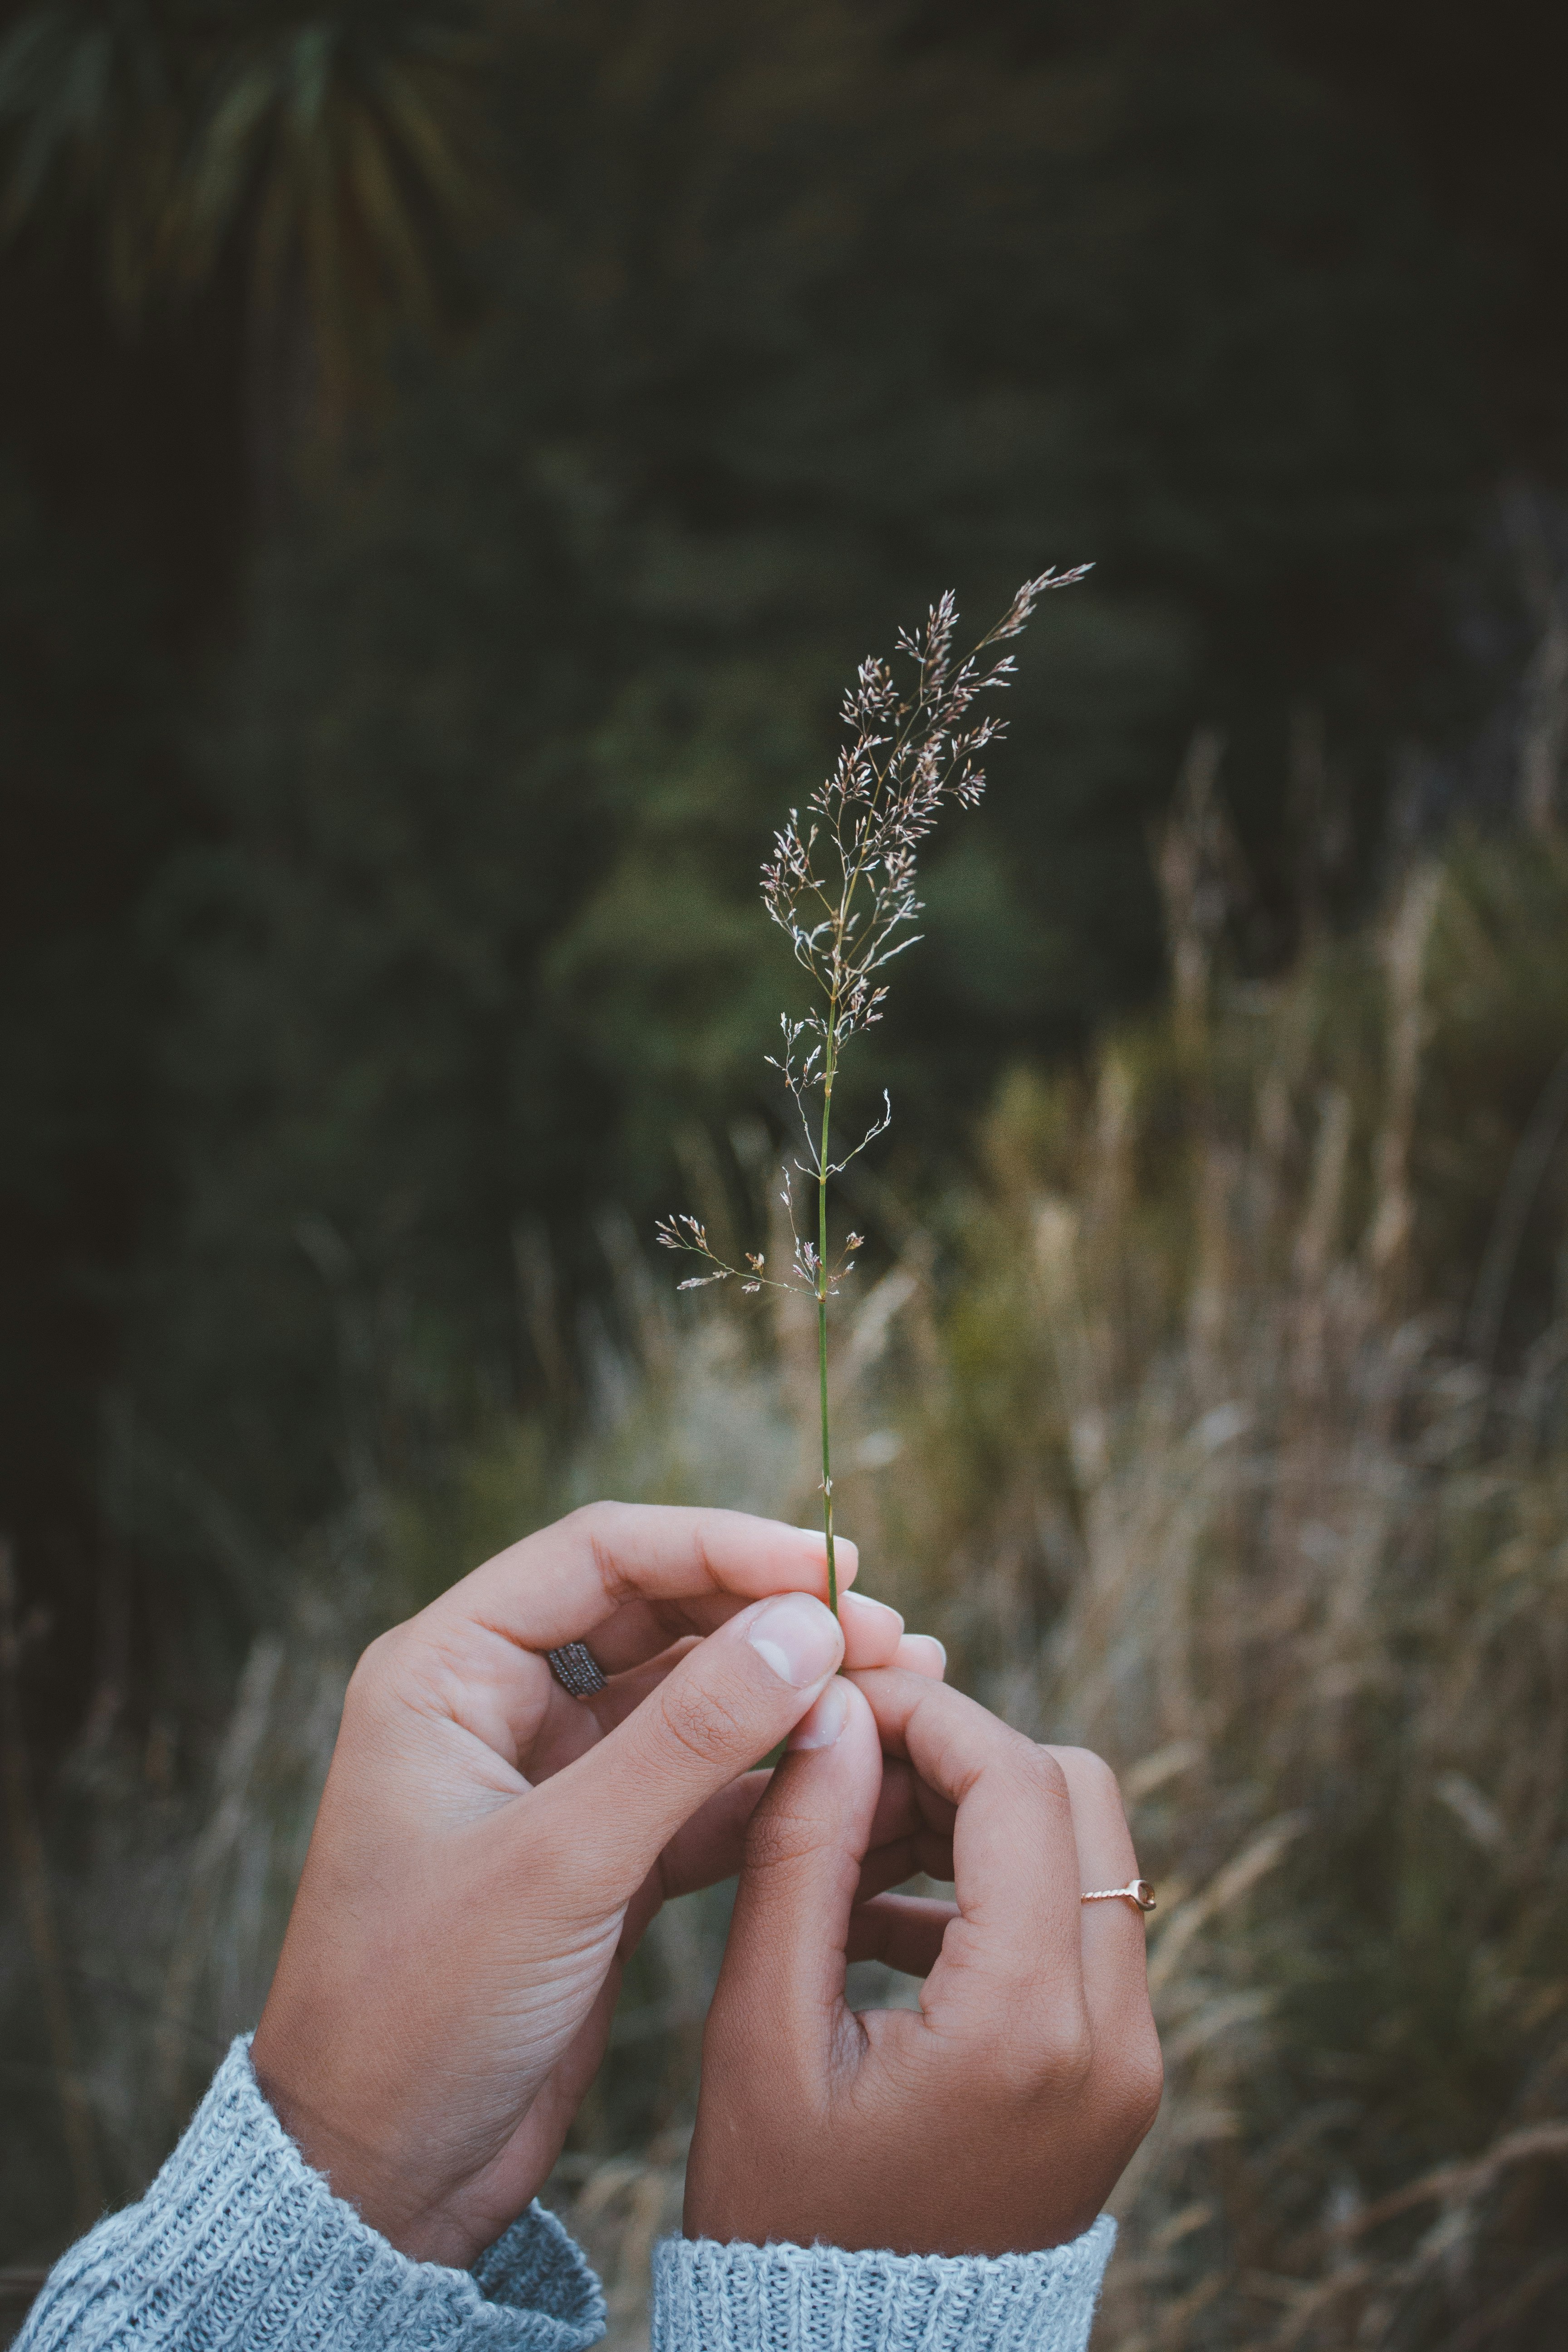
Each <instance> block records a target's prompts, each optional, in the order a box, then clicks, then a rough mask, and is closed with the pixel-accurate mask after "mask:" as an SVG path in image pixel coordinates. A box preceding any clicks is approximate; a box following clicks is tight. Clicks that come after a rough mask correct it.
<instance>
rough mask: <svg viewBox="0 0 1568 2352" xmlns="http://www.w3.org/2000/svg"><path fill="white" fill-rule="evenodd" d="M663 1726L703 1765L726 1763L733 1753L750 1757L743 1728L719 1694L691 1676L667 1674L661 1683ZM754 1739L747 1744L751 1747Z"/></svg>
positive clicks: (674, 1739)
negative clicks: (665, 1679) (669, 1675)
mask: <svg viewBox="0 0 1568 2352" xmlns="http://www.w3.org/2000/svg"><path fill="white" fill-rule="evenodd" d="M660 1706H661V1709H662V1713H663V1717H664V1725H665V1729H666V1730H667V1732H668V1735H669V1737H670V1738H671V1739H672V1740H673V1741H674V1742H675V1743H676V1745H677V1746H678V1747H680V1748H685V1749H686V1750H687V1751H688V1752H689V1754H690V1755H692V1756H694V1757H695V1758H696V1759H697V1760H698V1762H699V1763H700V1764H704V1765H707V1766H710V1767H711V1766H714V1765H721V1764H729V1763H731V1762H733V1760H734V1759H735V1757H736V1756H737V1754H740V1755H742V1756H744V1757H745V1759H746V1760H747V1761H748V1762H749V1761H750V1760H751V1757H750V1750H749V1747H748V1742H747V1739H746V1737H745V1732H744V1727H743V1726H742V1724H741V1722H740V1721H739V1719H738V1718H737V1717H736V1714H735V1711H734V1709H733V1707H732V1706H729V1705H728V1704H727V1703H726V1701H725V1699H724V1698H723V1696H722V1695H721V1693H720V1692H718V1691H716V1690H713V1689H712V1688H710V1686H708V1685H704V1684H702V1683H700V1682H699V1681H698V1680H697V1679H696V1677H695V1676H691V1677H689V1678H688V1677H683V1676H682V1675H671V1677H670V1679H669V1681H668V1682H667V1683H665V1684H664V1685H662V1689H661V1696H660ZM754 1744H755V1742H754V1739H753V1740H752V1743H751V1745H752V1746H754Z"/></svg>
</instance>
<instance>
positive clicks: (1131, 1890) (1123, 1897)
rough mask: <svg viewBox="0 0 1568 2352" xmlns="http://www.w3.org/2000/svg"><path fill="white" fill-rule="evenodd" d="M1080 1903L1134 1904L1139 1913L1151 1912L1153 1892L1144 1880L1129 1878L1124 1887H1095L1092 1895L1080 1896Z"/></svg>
mask: <svg viewBox="0 0 1568 2352" xmlns="http://www.w3.org/2000/svg"><path fill="white" fill-rule="evenodd" d="M1078 1899H1079V1902H1080V1903H1122V1902H1126V1903H1136V1905H1137V1906H1138V1908H1139V1910H1140V1911H1152V1909H1153V1908H1154V1890H1153V1888H1152V1886H1151V1885H1150V1884H1149V1882H1148V1880H1147V1879H1146V1878H1130V1879H1129V1880H1128V1882H1127V1884H1126V1885H1125V1886H1097V1887H1096V1888H1095V1890H1094V1892H1093V1894H1092V1895H1079V1898H1078Z"/></svg>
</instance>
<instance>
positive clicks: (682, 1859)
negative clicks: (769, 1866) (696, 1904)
mask: <svg viewBox="0 0 1568 2352" xmlns="http://www.w3.org/2000/svg"><path fill="white" fill-rule="evenodd" d="M772 1777H773V1776H772V1774H771V1773H768V1772H744V1773H742V1776H741V1778H740V1779H739V1780H731V1783H730V1785H729V1787H728V1788H727V1789H721V1790H720V1791H719V1793H718V1795H717V1796H716V1797H710V1798H709V1800H708V1802H707V1803H706V1804H705V1805H703V1806H700V1808H699V1810H698V1811H696V1812H695V1813H693V1815H692V1817H691V1819H690V1820H689V1822H685V1823H684V1824H683V1825H682V1827H681V1828H679V1829H678V1830H677V1831H676V1832H675V1835H674V1836H673V1837H672V1838H671V1839H670V1841H669V1843H668V1845H667V1846H666V1847H665V1849H664V1852H663V1853H661V1854H660V1855H659V1858H658V1882H659V1885H660V1887H661V1889H662V1891H663V1894H664V1898H665V1900H666V1901H667V1902H668V1901H671V1900H673V1898H674V1897H675V1896H676V1895H695V1894H696V1893H697V1892H698V1890H699V1888H700V1887H704V1886H717V1885H720V1883H721V1881H722V1880H724V1879H726V1878H733V1877H734V1875H735V1874H736V1872H737V1871H738V1870H739V1869H740V1867H741V1862H742V1856H743V1854H744V1853H745V1848H746V1830H747V1826H748V1824H749V1822H750V1821H751V1818H752V1814H753V1813H754V1812H755V1811H756V1809H757V1807H758V1805H759V1804H760V1803H761V1801H762V1800H763V1797H764V1796H765V1795H766V1794H767V1787H768V1782H769V1780H771V1778H772Z"/></svg>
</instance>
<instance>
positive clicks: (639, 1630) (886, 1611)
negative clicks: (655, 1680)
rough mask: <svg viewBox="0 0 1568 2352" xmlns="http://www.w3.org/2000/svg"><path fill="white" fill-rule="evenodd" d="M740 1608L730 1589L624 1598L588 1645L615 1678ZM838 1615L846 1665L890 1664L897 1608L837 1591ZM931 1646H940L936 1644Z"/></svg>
mask: <svg viewBox="0 0 1568 2352" xmlns="http://www.w3.org/2000/svg"><path fill="white" fill-rule="evenodd" d="M745 1606H746V1602H745V1601H744V1599H743V1598H738V1597H737V1596H736V1595H734V1594H732V1593H724V1594H716V1593H704V1594H700V1595H698V1596H697V1597H695V1598H692V1597H689V1596H686V1597H678V1598H677V1599H675V1600H673V1601H628V1602H627V1603H626V1606H625V1607H624V1608H621V1609H617V1610H616V1612H615V1614H614V1616H613V1617H607V1618H606V1619H605V1622H604V1623H603V1624H602V1625H600V1626H598V1627H596V1628H595V1633H594V1638H593V1640H592V1642H591V1643H589V1644H588V1646H589V1648H590V1649H591V1650H592V1651H593V1654H594V1656H595V1660H596V1661H597V1663H598V1665H599V1667H600V1670H601V1672H603V1673H604V1674H605V1675H612V1676H614V1675H620V1674H624V1673H626V1671H627V1669H628V1668H632V1667H637V1666H641V1665H644V1664H648V1663H650V1662H651V1661H652V1660H654V1659H656V1658H658V1657H659V1656H661V1655H663V1654H666V1653H667V1652H668V1651H669V1649H670V1648H671V1646H672V1645H677V1646H678V1645H679V1643H681V1642H682V1641H683V1640H684V1639H688V1638H689V1637H690V1636H692V1635H700V1634H704V1633H716V1632H717V1630H718V1628H719V1627H720V1626H721V1625H722V1624H725V1623H727V1622H728V1621H729V1620H730V1619H731V1617H733V1616H734V1615H736V1613H737V1612H739V1611H740V1610H742V1609H743V1608H744V1607H745ZM838 1613H839V1617H840V1620H841V1622H842V1623H843V1626H844V1655H845V1661H846V1663H847V1664H849V1665H852V1666H886V1665H890V1664H892V1662H893V1660H894V1658H895V1656H896V1655H897V1654H898V1652H899V1645H900V1638H901V1637H902V1636H903V1632H904V1621H903V1619H902V1617H900V1614H899V1612H898V1611H897V1610H896V1609H890V1608H889V1606H888V1604H887V1602H886V1601H874V1600H873V1599H872V1598H871V1596H870V1595H869V1593H860V1592H841V1593H840V1594H839V1596H838ZM910 1639H912V1640H914V1641H916V1642H917V1643H922V1642H929V1639H930V1637H929V1636H921V1635H915V1636H910ZM936 1647H938V1648H939V1649H940V1647H941V1644H940V1643H937V1644H936ZM921 1654H922V1655H923V1651H922V1653H921ZM672 1663H673V1661H672Z"/></svg>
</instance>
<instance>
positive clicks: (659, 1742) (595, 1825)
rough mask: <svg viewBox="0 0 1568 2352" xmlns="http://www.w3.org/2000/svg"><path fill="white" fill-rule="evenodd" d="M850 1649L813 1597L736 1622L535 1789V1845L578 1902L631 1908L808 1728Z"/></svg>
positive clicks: (759, 1608)
mask: <svg viewBox="0 0 1568 2352" xmlns="http://www.w3.org/2000/svg"><path fill="white" fill-rule="evenodd" d="M843 1647H844V1636H843V1632H842V1629H841V1627H840V1625H839V1622H838V1620H837V1618H836V1617H834V1616H832V1615H831V1614H830V1613H829V1612H828V1611H827V1610H826V1608H824V1606H823V1604H822V1603H821V1601H816V1600H814V1599H813V1598H812V1597H811V1595H810V1594H809V1593H805V1592H791V1593H783V1594H779V1595H777V1596H775V1597H774V1598H773V1600H771V1601H760V1602H758V1603H757V1604H755V1605H754V1606H753V1607H752V1608H751V1609H749V1610H746V1611H744V1612H742V1615H740V1616H739V1617H735V1618H732V1619H731V1622H730V1623H729V1624H727V1625H723V1626H721V1627H720V1629H719V1631H718V1632H717V1633H711V1634H710V1635H709V1637H708V1639H707V1640H706V1641H705V1642H700V1643H697V1645H696V1646H695V1647H694V1648H693V1649H692V1650H691V1651H689V1654H687V1655H686V1656H685V1657H684V1658H682V1659H681V1661H680V1663H679V1665H678V1666H676V1668H675V1670H674V1672H673V1673H671V1674H669V1675H667V1676H666V1677H665V1678H664V1680H663V1681H662V1682H660V1683H659V1684H658V1686H657V1687H656V1688H655V1689H654V1690H653V1691H651V1692H650V1693H649V1695H648V1696H647V1698H646V1699H645V1700H644V1701H643V1703H642V1705H641V1706H639V1707H637V1710H636V1711H635V1713H633V1714H632V1715H629V1716H628V1717H626V1721H625V1722H624V1723H621V1724H618V1725H617V1726H616V1728H615V1729H614V1730H613V1731H611V1732H610V1733H608V1734H607V1735H606V1737H605V1738H603V1739H602V1740H600V1741H599V1743H598V1745H597V1746H596V1747H595V1748H590V1749H589V1750H588V1752H587V1753H586V1755H584V1756H581V1757H579V1758H578V1759H577V1761H576V1762H575V1763H574V1764H571V1765H569V1766H568V1767H567V1769H566V1770H565V1771H564V1772H560V1773H557V1774H556V1776H555V1778H554V1779H553V1780H547V1781H546V1782H545V1783H544V1785H543V1786H542V1788H541V1789H539V1790H536V1791H535V1793H534V1795H533V1797H532V1799H531V1802H530V1805H529V1808H528V1812H529V1824H528V1834H529V1838H530V1842H531V1843H535V1844H536V1845H537V1849H538V1850H539V1851H540V1852H541V1853H544V1854H546V1855H549V1854H552V1853H553V1854H555V1855H556V1856H557V1857H558V1860H559V1863H560V1866H561V1872H562V1881H561V1883H563V1884H564V1885H570V1886H572V1887H573V1888H574V1890H575V1893H576V1895H577V1896H578V1898H579V1899H581V1900H584V1901H589V1902H597V1903H600V1904H603V1903H605V1902H609V1903H614V1902H620V1901H625V1900H626V1898H627V1897H628V1896H629V1895H630V1894H631V1892H632V1890H633V1889H634V1888H635V1887H636V1886H637V1885H638V1883H639V1882H640V1881H641V1879H642V1878H643V1877H644V1875H645V1874H646V1873H647V1871H648V1870H650V1869H651V1868H652V1866H653V1864H654V1862H655V1860H656V1859H657V1857H658V1854H659V1853H660V1852H661V1851H662V1849H663V1848H664V1847H665V1846H666V1845H668V1843H669V1841H670V1840H671V1839H672V1838H673V1837H674V1836H675V1834H676V1832H678V1831H679V1830H680V1829H681V1828H682V1826H683V1825H684V1824H685V1823H686V1822H689V1820H690V1818H691V1816H692V1815H693V1814H694V1813H695V1812H696V1811H697V1810H698V1808H699V1807H700V1806H701V1805H703V1804H705V1803H706V1802H707V1801H708V1800H709V1799H710V1798H712V1797H715V1796H717V1795H718V1793H719V1791H720V1790H721V1789H723V1788H726V1787H727V1786H728V1785H729V1783H730V1782H731V1781H732V1780H738V1779H739V1778H740V1777H741V1775H742V1773H744V1772H746V1771H747V1770H749V1769H750V1768H751V1767H752V1765H754V1764H755V1762H756V1759H757V1758H758V1757H759V1756H762V1755H765V1754H766V1753H767V1751H768V1749H769V1748H773V1747H776V1745H777V1744H778V1742H779V1741H780V1740H781V1739H782V1738H784V1734H785V1733H786V1732H788V1731H789V1730H791V1729H792V1728H793V1727H794V1726H795V1724H796V1723H798V1722H799V1720H800V1718H801V1717H802V1716H803V1715H804V1714H805V1712H806V1710H807V1709H808V1708H809V1707H810V1706H811V1705H812V1702H813V1701H814V1700H815V1699H816V1696H817V1695H818V1693H819V1692H820V1691H821V1690H822V1687H823V1685H824V1684H825V1683H826V1682H827V1681H828V1680H829V1679H830V1678H831V1677H832V1676H833V1675H834V1674H835V1672H836V1669H837V1665H838V1663H839V1660H840V1658H841V1657H842V1655H843Z"/></svg>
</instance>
